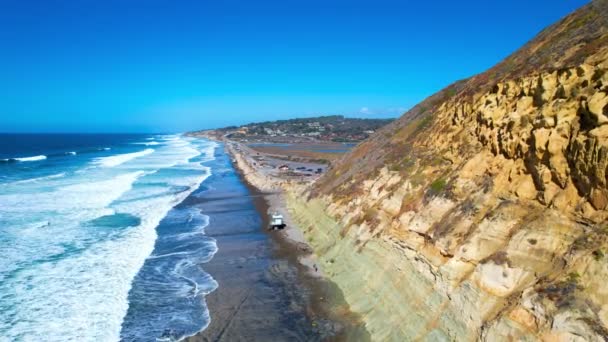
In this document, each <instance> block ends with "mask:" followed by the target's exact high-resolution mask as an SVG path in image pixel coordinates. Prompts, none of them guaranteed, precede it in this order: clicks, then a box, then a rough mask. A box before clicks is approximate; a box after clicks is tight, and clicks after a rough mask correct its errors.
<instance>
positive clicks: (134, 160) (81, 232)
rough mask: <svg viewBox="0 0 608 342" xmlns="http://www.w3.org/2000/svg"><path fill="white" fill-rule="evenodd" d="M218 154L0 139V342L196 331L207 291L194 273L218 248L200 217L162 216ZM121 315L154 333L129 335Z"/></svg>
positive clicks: (174, 138)
mask: <svg viewBox="0 0 608 342" xmlns="http://www.w3.org/2000/svg"><path fill="white" fill-rule="evenodd" d="M216 147H217V145H216V143H214V142H211V141H207V140H199V139H193V138H187V137H184V136H181V135H59V134H51V135H39V134H0V256H2V258H0V340H2V339H6V340H10V341H30V340H31V341H118V340H120V339H121V338H122V339H123V340H151V341H154V340H158V339H161V340H162V339H166V340H171V339H174V338H177V337H179V336H177V335H176V334H172V333H171V331H180V332H186V333H194V332H196V331H198V330H200V329H202V328H203V327H205V326H206V325H207V324H208V320H209V318H208V314H207V309H206V307H205V304H204V301H203V300H202V298H201V297H202V296H204V295H205V294H207V293H209V292H210V291H212V290H213V289H215V287H217V283H216V282H215V281H214V280H213V278H212V277H211V276H210V275H208V274H206V273H205V272H204V271H203V270H202V269H201V268H200V266H199V265H200V263H202V262H205V261H207V260H209V259H210V258H211V257H212V256H213V254H214V253H215V251H216V250H217V247H216V245H215V241H214V240H213V239H212V238H209V237H205V236H204V228H205V226H206V225H207V222H208V217H207V216H206V215H204V213H201V212H198V211H195V210H189V209H188V208H182V209H179V210H178V209H173V210H172V208H174V207H175V206H176V205H178V204H179V203H180V202H182V201H183V200H184V199H185V198H186V197H187V196H188V195H189V194H190V193H192V192H193V191H194V190H196V189H197V188H198V187H199V186H200V185H201V183H203V182H204V181H205V179H207V177H209V176H210V175H211V172H212V166H210V165H212V161H213V159H214V151H215V150H216ZM161 220H162V222H163V227H165V228H163V229H158V230H157V228H158V226H159V223H160V222H161ZM144 264H145V265H146V266H145V267H144ZM136 276H137V278H138V284H139V285H138V286H137V288H133V282H134V279H135V277H136ZM151 303H154V304H151ZM175 303H178V304H179V305H174V304H175ZM138 308H141V310H138ZM127 312H129V313H130V320H135V321H138V320H139V321H144V320H145V321H152V322H158V324H156V325H155V326H156V327H157V329H156V330H155V329H147V330H145V331H143V330H137V329H133V328H132V327H131V326H129V325H128V324H125V317H126V315H127ZM138 315H146V316H145V317H144V316H142V317H139V316H138ZM194 318H196V319H194ZM161 323H162V324H161Z"/></svg>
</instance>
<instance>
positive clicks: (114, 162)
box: [93, 148, 154, 167]
mask: <svg viewBox="0 0 608 342" xmlns="http://www.w3.org/2000/svg"><path fill="white" fill-rule="evenodd" d="M153 152H154V149H151V148H147V149H145V150H143V151H139V152H133V153H124V154H117V155H115V156H109V157H101V158H97V159H95V160H94V161H93V163H94V164H96V165H99V166H103V167H114V166H118V165H120V164H123V163H126V162H128V161H129V160H132V159H135V158H139V157H143V156H146V155H148V154H150V153H153Z"/></svg>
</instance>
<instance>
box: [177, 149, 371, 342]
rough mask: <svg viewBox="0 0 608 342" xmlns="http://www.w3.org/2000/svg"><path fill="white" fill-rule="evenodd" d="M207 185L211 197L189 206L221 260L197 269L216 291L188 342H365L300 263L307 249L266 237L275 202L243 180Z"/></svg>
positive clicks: (338, 298) (336, 294) (337, 297)
mask: <svg viewBox="0 0 608 342" xmlns="http://www.w3.org/2000/svg"><path fill="white" fill-rule="evenodd" d="M221 158H227V155H224V154H223V155H222V156H221ZM227 163H229V160H227ZM225 172H226V173H227V174H229V173H230V172H236V171H235V170H234V169H232V168H231V169H230V170H229V171H225ZM212 177H216V178H215V179H210V180H209V182H206V183H205V185H206V186H207V187H208V188H209V189H210V190H209V191H202V192H201V193H200V194H198V195H196V196H191V198H189V199H187V201H189V203H187V204H188V205H193V206H196V207H197V208H200V210H201V211H202V212H203V213H205V214H207V215H209V216H210V222H209V226H207V228H206V234H207V235H208V236H211V237H213V238H215V239H216V240H217V245H218V252H217V253H216V254H215V256H214V257H213V259H212V260H211V261H210V262H208V263H206V264H203V265H201V267H202V268H203V269H204V270H205V271H206V272H208V273H209V274H211V275H212V276H213V278H214V279H215V280H216V281H217V282H218V283H219V287H218V288H217V289H216V290H215V291H213V292H212V293H211V294H209V295H207V296H206V298H205V300H206V302H207V306H208V308H209V311H210V315H211V323H210V324H209V326H208V327H207V328H206V329H205V330H204V331H202V332H201V333H199V334H197V335H195V336H193V337H190V338H188V339H187V341H189V342H194V341H324V340H328V341H334V340H336V341H340V340H349V341H353V340H355V341H359V340H363V341H364V340H368V339H369V335H368V334H367V332H366V331H365V329H364V328H363V327H362V326H361V324H360V323H358V322H359V320H358V319H357V317H356V316H355V315H353V314H351V313H350V312H349V310H348V306H347V305H346V303H345V301H344V299H343V297H342V295H341V292H340V290H339V289H338V288H337V287H336V286H335V285H334V284H333V283H331V282H329V281H327V280H326V279H325V278H322V277H318V276H315V275H314V274H311V272H309V271H308V268H307V266H305V265H303V264H301V263H300V262H299V259H302V258H305V257H306V256H307V255H309V251H308V250H307V247H306V245H304V244H301V243H296V242H293V241H291V240H289V239H287V238H286V236H285V234H280V233H279V232H277V231H269V230H267V229H265V227H267V223H268V222H267V217H268V216H267V214H266V213H267V212H268V199H270V197H275V199H274V200H273V202H274V201H276V195H273V194H264V193H261V192H259V191H258V190H257V189H256V188H254V187H253V186H251V185H249V184H248V183H247V182H246V181H245V180H244V179H243V177H242V176H241V175H240V174H239V175H238V178H237V179H238V182H237V181H235V182H226V181H225V177H229V175H214V176H212ZM217 177H224V179H221V181H220V180H219V179H217Z"/></svg>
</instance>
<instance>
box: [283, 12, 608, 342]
mask: <svg viewBox="0 0 608 342" xmlns="http://www.w3.org/2000/svg"><path fill="white" fill-rule="evenodd" d="M585 15H587V16H588V14H585ZM577 19H580V16H579V17H577V16H574V17H570V18H569V20H571V21H566V22H565V24H567V25H573V24H572V22H573V21H574V20H577ZM599 27H600V28H599V29H596V30H600V32H599V36H598V35H596V36H594V37H596V38H595V39H594V42H595V41H596V40H597V39H600V40H602V41H604V42H605V41H606V40H605V38H606V30H605V26H602V25H600V26H599ZM558 28H560V27H558ZM561 29H563V27H561ZM595 33H597V32H595ZM545 35H547V33H545ZM549 35H550V34H549ZM597 37H600V38H597ZM592 43H593V42H589V43H588V44H592ZM527 48H528V49H529V48H530V46H528V47H527ZM580 48H584V47H580V46H579V49H580ZM567 51H569V53H574V52H572V51H574V50H572V49H571V48H569V49H568V50H567ZM576 51H578V52H575V53H580V51H579V50H576ZM589 51H590V52H589ZM589 51H588V53H587V54H586V55H585V58H583V59H580V58H579V59H576V62H577V63H576V64H572V65H567V63H566V61H569V62H568V63H571V62H572V61H573V60H572V59H568V58H564V59H563V61H564V63H566V65H561V66H560V68H557V69H555V68H544V69H542V68H541V69H539V70H538V72H531V73H528V74H525V75H521V76H520V74H519V73H518V74H513V75H508V74H507V75H505V76H504V77H503V79H502V80H501V81H499V82H496V83H494V84H493V85H491V86H487V87H486V86H479V87H477V89H479V91H478V92H474V91H472V90H471V89H472V88H471V87H472V84H475V85H479V84H478V83H479V78H473V79H471V80H469V81H466V82H463V83H461V84H458V85H457V86H456V87H455V88H453V90H451V91H448V92H447V94H446V93H445V92H444V93H443V94H441V96H438V97H435V98H434V99H433V101H432V108H428V109H421V108H417V109H416V110H415V112H416V115H410V117H409V118H407V116H408V115H407V114H406V119H403V120H400V122H397V123H395V125H393V127H389V128H387V129H386V130H384V131H383V132H380V133H379V135H378V136H376V137H375V140H374V138H373V139H372V140H371V141H370V142H367V143H364V144H362V145H361V146H359V147H358V148H357V149H356V150H355V151H353V152H352V153H351V154H350V155H349V156H347V157H346V158H344V159H343V160H342V161H341V162H340V163H339V164H337V165H335V167H334V168H333V170H332V172H331V173H330V174H328V175H327V176H326V177H325V179H322V180H321V181H320V182H319V183H318V184H317V185H316V187H315V188H314V189H313V190H312V191H311V189H309V188H296V189H293V190H292V193H291V196H290V200H289V204H290V207H291V209H292V210H291V212H292V214H293V215H294V218H295V219H296V220H297V221H298V222H299V223H300V224H301V225H302V227H303V228H304V230H305V234H306V236H307V238H308V239H309V241H310V242H311V244H312V246H313V247H314V248H315V250H316V251H317V254H318V255H319V256H320V258H321V261H322V265H321V266H322V268H323V269H324V271H325V272H326V273H327V274H329V275H330V276H331V277H332V278H333V279H334V280H335V281H336V282H337V283H338V285H340V286H341V287H342V288H343V290H344V293H345V297H346V299H347V301H348V302H349V303H350V304H351V306H352V308H353V310H355V311H357V312H359V313H361V314H362V316H363V317H364V319H365V320H366V323H367V328H368V330H369V331H370V333H371V334H372V336H373V337H374V338H375V339H376V340H417V339H428V340H438V339H439V340H440V339H444V340H473V339H481V340H487V341H496V340H507V339H529V340H538V339H543V340H581V341H594V340H595V341H603V340H606V339H608V285H607V284H606V280H607V279H608V257H605V256H604V253H608V222H607V219H608V211H607V209H608V44H600V45H599V46H594V49H593V50H589ZM515 75H516V76H517V77H515ZM511 76H513V77H511ZM475 82H477V83H475ZM450 92H451V94H450ZM428 103H429V102H428V101H427V104H428ZM425 111H428V113H426V115H424V112H425ZM381 140H382V141H383V142H382V143H379V141H381ZM373 161H380V162H373ZM365 162H368V165H374V167H370V168H369V169H368V170H365V171H363V169H362V168H361V166H358V165H357V163H365ZM352 170H358V171H357V172H352ZM349 172H350V173H349ZM346 175H348V176H346ZM336 180H339V181H336Z"/></svg>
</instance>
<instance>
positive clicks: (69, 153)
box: [65, 151, 76, 156]
mask: <svg viewBox="0 0 608 342" xmlns="http://www.w3.org/2000/svg"><path fill="white" fill-rule="evenodd" d="M65 154H68V155H70V156H75V155H76V152H74V151H71V152H66V153H65Z"/></svg>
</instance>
